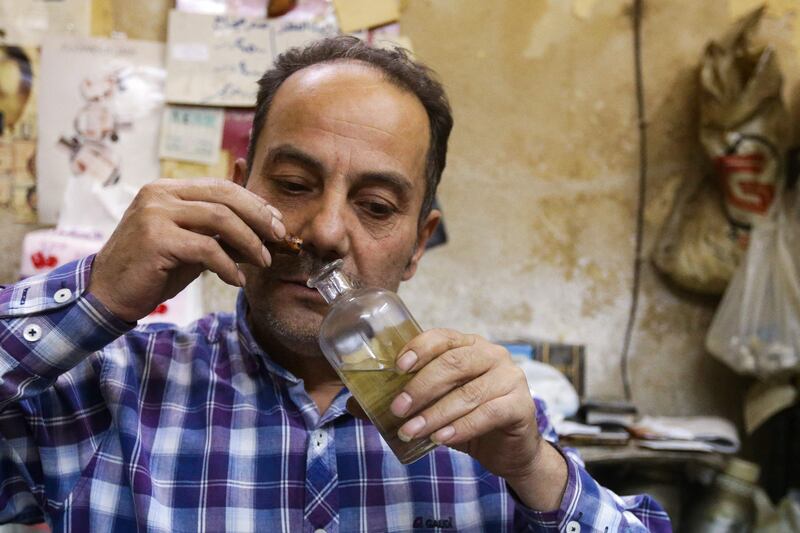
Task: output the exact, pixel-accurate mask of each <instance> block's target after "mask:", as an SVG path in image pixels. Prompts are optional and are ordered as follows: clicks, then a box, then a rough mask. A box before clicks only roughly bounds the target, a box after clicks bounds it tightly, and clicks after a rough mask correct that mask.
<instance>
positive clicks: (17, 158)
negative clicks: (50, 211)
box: [0, 45, 39, 223]
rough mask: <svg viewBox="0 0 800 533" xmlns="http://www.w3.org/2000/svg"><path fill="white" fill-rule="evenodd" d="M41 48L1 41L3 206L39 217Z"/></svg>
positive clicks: (27, 219) (28, 218)
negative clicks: (37, 158)
mask: <svg viewBox="0 0 800 533" xmlns="http://www.w3.org/2000/svg"><path fill="white" fill-rule="evenodd" d="M38 76H39V52H38V51H37V50H36V49H35V48H31V47H19V46H11V45H5V46H3V45H0V208H6V209H11V210H13V211H14V212H15V214H16V219H17V221H18V222H21V223H31V222H35V221H36V179H35V153H36V127H37V124H36V109H37V106H36V100H37V97H38V94H37V92H38Z"/></svg>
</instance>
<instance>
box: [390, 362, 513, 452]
mask: <svg viewBox="0 0 800 533" xmlns="http://www.w3.org/2000/svg"><path fill="white" fill-rule="evenodd" d="M512 377H513V375H512V374H511V373H510V372H504V371H503V370H502V369H498V370H495V371H493V372H487V373H485V374H483V375H481V376H479V377H478V378H476V379H473V380H471V381H468V382H466V383H464V384H463V385H460V386H458V387H455V388H454V389H452V390H450V392H448V393H447V394H444V395H443V396H442V397H441V398H439V399H438V400H437V401H436V402H434V403H433V404H432V405H430V406H428V407H427V408H425V409H423V410H421V411H420V412H419V413H418V414H416V416H414V418H412V419H411V420H409V421H407V422H406V423H405V424H403V425H402V426H401V427H400V429H399V431H398V436H399V437H400V439H401V440H406V439H408V440H411V439H412V438H417V437H427V436H428V435H430V434H432V433H434V432H435V431H437V430H439V429H441V428H442V427H445V426H447V425H449V424H451V423H452V422H453V421H455V420H457V419H459V418H461V417H463V416H465V415H467V414H469V413H470V412H472V411H473V410H475V409H477V408H478V407H480V406H481V405H483V404H484V403H487V402H490V401H492V400H494V399H496V398H499V397H501V396H505V395H506V394H510V393H511V392H512V391H513V387H514V385H513V383H514V381H513V379H511V378H512ZM392 407H395V404H394V403H393V404H392ZM394 414H395V415H397V413H394ZM401 416H402V415H401Z"/></svg>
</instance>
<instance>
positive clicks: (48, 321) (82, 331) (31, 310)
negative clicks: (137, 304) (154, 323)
mask: <svg viewBox="0 0 800 533" xmlns="http://www.w3.org/2000/svg"><path fill="white" fill-rule="evenodd" d="M93 261H94V255H91V256H88V257H85V258H83V259H80V260H78V261H73V262H72V263H67V264H65V265H63V266H61V267H59V268H57V269H55V270H53V271H51V272H48V273H45V274H40V275H37V276H33V277H30V278H27V279H24V280H22V281H20V282H18V283H16V284H14V285H11V286H9V287H5V288H3V289H1V290H0V330H3V331H4V333H5V334H4V335H3V336H2V337H3V338H2V340H0V376H2V377H3V378H4V379H11V380H12V382H13V381H18V382H20V383H25V381H24V378H25V376H26V375H27V376H28V377H34V378H45V379H47V378H50V379H55V378H56V377H57V376H58V375H59V374H61V373H63V372H65V371H66V370H69V369H70V368H72V367H73V366H75V365H76V364H77V363H79V362H80V361H81V360H82V359H83V358H85V357H86V356H87V355H88V354H90V353H92V352H95V351H97V350H100V349H102V348H103V347H105V346H106V345H108V344H110V343H111V342H112V341H113V340H114V339H116V338H117V337H119V336H120V335H122V334H124V333H125V332H126V331H128V330H130V329H131V328H133V327H134V326H135V325H136V324H133V323H128V322H125V321H123V320H121V319H119V318H118V317H116V316H115V315H114V314H113V313H111V312H110V311H109V310H108V309H107V308H106V307H105V306H104V305H103V304H102V303H101V302H100V301H99V300H97V298H95V297H94V295H92V294H89V293H88V292H86V291H87V288H88V285H89V279H90V276H91V269H92V263H93ZM19 380H22V381H19Z"/></svg>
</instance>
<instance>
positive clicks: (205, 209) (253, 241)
mask: <svg viewBox="0 0 800 533" xmlns="http://www.w3.org/2000/svg"><path fill="white" fill-rule="evenodd" d="M172 219H173V220H174V222H175V223H176V224H177V225H178V226H180V227H182V228H184V229H188V230H191V231H195V232H198V233H202V234H204V235H210V236H217V235H219V238H220V239H221V240H222V244H223V246H222V248H223V251H225V252H226V253H227V254H228V255H230V256H231V257H232V259H233V260H234V261H237V262H238V261H247V262H248V263H251V264H253V265H256V266H262V267H267V266H269V265H270V264H272V256H271V255H270V253H269V251H268V250H267V249H266V247H265V246H264V245H263V244H262V243H261V239H260V238H259V237H258V235H256V234H255V232H254V231H253V230H252V229H251V228H250V226H248V225H247V224H245V222H244V221H243V220H242V219H241V218H239V217H238V215H236V213H235V212H234V211H233V210H232V209H231V208H229V207H228V206H226V205H225V204H219V203H213V202H185V201H181V202H180V205H179V206H178V207H176V208H175V209H173V215H172Z"/></svg>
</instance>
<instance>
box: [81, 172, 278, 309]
mask: <svg viewBox="0 0 800 533" xmlns="http://www.w3.org/2000/svg"><path fill="white" fill-rule="evenodd" d="M281 218H282V216H281V214H280V212H279V211H278V210H277V209H275V208H274V207H272V206H270V205H269V204H267V202H266V200H264V199H263V198H261V197H260V196H258V195H256V194H253V193H252V192H250V191H248V190H247V189H245V188H244V187H242V186H240V185H237V184H236V183H234V182H232V181H228V180H221V179H196V180H159V181H155V182H152V183H149V184H147V185H145V186H144V187H142V189H141V190H140V191H139V194H137V195H136V198H135V199H134V200H133V202H132V203H131V205H130V206H129V207H128V209H127V211H125V214H124V215H123V217H122V220H121V221H120V223H119V225H118V226H117V228H116V230H114V233H113V234H112V235H111V238H110V239H109V240H108V242H107V243H106V244H105V246H103V249H102V250H100V252H99V253H98V254H97V257H96V258H95V260H94V264H93V266H92V276H91V281H90V283H89V292H91V293H92V294H93V295H94V296H95V297H96V298H97V299H99V300H100V302H102V303H103V304H104V305H105V306H106V307H107V308H108V309H109V310H110V311H111V312H112V313H114V314H115V315H116V316H117V317H119V318H121V319H122V320H126V321H128V322H135V321H137V320H139V319H140V318H143V317H144V316H146V315H147V314H149V313H150V312H151V311H152V310H153V309H155V308H156V306H158V304H160V303H162V302H163V301H165V300H168V299H169V298H172V297H173V296H175V295H176V294H178V293H179V292H180V291H181V290H183V288H184V287H186V286H187V285H188V284H189V283H191V282H192V281H193V280H194V279H195V278H197V276H199V275H200V274H201V273H202V272H203V271H204V270H211V271H213V272H215V273H216V274H217V276H219V277H220V279H222V280H223V281H225V282H226V283H229V284H231V285H234V286H237V287H241V286H243V285H244V283H245V279H244V274H242V272H241V271H240V270H239V268H238V266H237V265H236V261H237V260H238V261H241V262H247V263H251V264H253V265H256V266H260V267H267V266H269V265H270V264H271V263H272V258H271V256H270V253H269V251H268V250H267V249H266V248H265V247H264V245H263V244H262V243H263V242H264V241H277V240H280V239H282V238H283V237H284V236H285V235H286V229H285V228H284V226H283V223H282V222H281ZM226 251H227V252H226Z"/></svg>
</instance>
